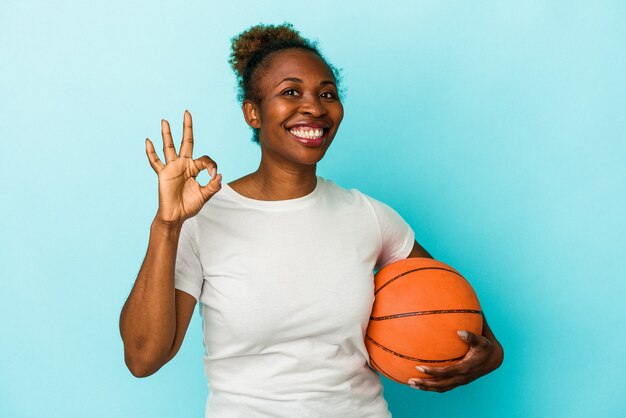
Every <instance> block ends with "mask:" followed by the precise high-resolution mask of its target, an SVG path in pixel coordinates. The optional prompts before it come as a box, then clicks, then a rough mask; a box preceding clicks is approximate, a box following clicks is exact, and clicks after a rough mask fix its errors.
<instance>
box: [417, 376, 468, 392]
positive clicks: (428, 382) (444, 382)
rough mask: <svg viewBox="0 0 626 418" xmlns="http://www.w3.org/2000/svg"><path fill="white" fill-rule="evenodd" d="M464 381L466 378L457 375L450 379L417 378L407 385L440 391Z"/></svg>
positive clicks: (447, 389)
mask: <svg viewBox="0 0 626 418" xmlns="http://www.w3.org/2000/svg"><path fill="white" fill-rule="evenodd" d="M466 383H467V381H466V379H464V378H463V377H460V376H457V377H453V378H450V379H417V380H412V381H411V382H410V383H409V385H410V386H411V387H412V388H415V389H420V390H425V391H429V392H440V393H441V392H447V391H449V390H451V389H454V388H455V387H458V386H461V385H464V384H466Z"/></svg>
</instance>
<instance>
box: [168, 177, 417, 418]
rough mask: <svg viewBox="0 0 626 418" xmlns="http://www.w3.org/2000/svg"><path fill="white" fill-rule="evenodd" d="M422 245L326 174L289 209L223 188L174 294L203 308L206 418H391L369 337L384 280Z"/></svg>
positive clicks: (186, 244)
mask: <svg viewBox="0 0 626 418" xmlns="http://www.w3.org/2000/svg"><path fill="white" fill-rule="evenodd" d="M414 240H415V235H414V232H413V230H412V229H411V227H410V226H409V225H408V224H407V223H406V222H405V221H404V219H402V217H400V215H399V214H398V213H397V212H396V211H394V210H393V209H392V208H390V207H389V206H387V205H385V204H383V203H381V202H379V201H377V200H375V199H373V198H371V197H369V196H366V195H365V194H363V193H361V192H359V191H358V190H356V189H350V190H347V189H344V188H342V187H340V186H338V185H337V184H335V183H334V182H332V181H330V180H325V179H323V178H322V177H320V176H317V184H316V187H315V189H314V190H313V191H312V192H311V193H309V194H308V195H306V196H303V197H300V198H296V199H289V200H279V201H263V200H255V199H250V198H248V197H245V196H243V195H240V194H239V193H237V192H236V191H235V190H234V189H232V188H231V187H230V186H228V184H226V183H223V184H222V189H221V190H220V191H219V192H218V193H217V194H215V195H214V196H213V197H212V198H211V199H210V200H209V201H208V202H207V203H206V204H205V205H204V207H203V208H202V210H201V211H200V212H199V213H198V214H197V215H196V216H194V217H193V218H190V219H188V220H187V221H185V223H184V224H183V228H182V231H181V235H180V241H179V245H178V252H177V257H176V275H175V277H176V279H175V287H176V288H177V289H180V290H182V291H184V292H186V293H189V294H190V295H192V296H194V297H195V298H196V299H198V300H199V301H200V302H201V303H200V305H199V309H200V310H201V312H202V318H203V327H204V345H205V348H206V355H205V356H204V365H205V373H206V376H207V379H208V382H209V386H210V393H209V398H208V400H207V404H206V417H210V418H234V417H246V418H250V417H289V418H293V417H299V418H300V417H301V418H305V417H316V418H319V417H324V418H330V417H341V418H347V417H359V418H362V417H375V418H381V417H390V416H391V415H390V413H389V411H388V407H387V402H386V401H385V399H384V398H383V396H382V395H383V387H382V383H381V381H380V377H379V375H378V374H377V373H376V371H374V370H373V369H372V368H371V367H370V366H369V356H368V354H367V350H366V348H365V342H364V336H365V331H366V329H367V325H368V322H369V317H370V313H371V310H372V304H373V302H374V270H378V269H380V268H382V267H383V266H385V265H386V264H388V263H390V262H393V261H397V260H401V259H404V258H406V257H407V256H408V255H409V253H410V252H411V249H412V247H413V242H414Z"/></svg>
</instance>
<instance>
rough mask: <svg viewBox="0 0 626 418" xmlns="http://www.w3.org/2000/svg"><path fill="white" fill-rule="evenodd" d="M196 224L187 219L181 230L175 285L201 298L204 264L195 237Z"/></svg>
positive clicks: (177, 251)
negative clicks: (201, 261)
mask: <svg viewBox="0 0 626 418" xmlns="http://www.w3.org/2000/svg"><path fill="white" fill-rule="evenodd" d="M194 226H195V224H194V223H193V221H191V220H186V221H185V222H184V223H183V227H182V229H181V231H180V237H179V239H178V249H177V250H176V266H175V270H174V271H175V273H174V287H175V288H176V289H179V290H182V291H183V292H185V293H189V294H190V295H191V296H193V297H194V298H196V300H198V299H200V293H201V292H202V282H203V281H204V276H203V274H202V264H201V263H200V256H199V255H198V254H199V253H198V246H197V241H196V240H195V239H194V230H193V229H194Z"/></svg>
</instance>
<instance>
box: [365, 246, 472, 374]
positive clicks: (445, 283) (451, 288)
mask: <svg viewBox="0 0 626 418" xmlns="http://www.w3.org/2000/svg"><path fill="white" fill-rule="evenodd" d="M374 296H375V300H374V306H373V307H372V314H371V316H370V321H369V325H368V328H367V333H366V336H365V345H366V347H367V351H368V353H369V356H370V365H371V366H372V367H373V368H374V369H376V370H378V371H379V372H380V373H381V374H382V375H383V376H385V377H387V378H389V379H391V380H394V381H396V382H398V383H402V384H404V385H406V384H408V380H409V379H410V378H412V377H421V378H429V377H431V376H429V375H427V374H424V373H420V372H418V371H417V370H416V369H415V366H419V365H424V366H435V367H442V366H449V365H452V364H454V363H455V362H457V361H459V360H461V359H462V358H463V357H464V356H465V354H467V352H468V350H469V344H468V343H466V342H464V341H463V340H461V339H460V338H459V336H458V334H457V330H461V329H464V330H467V331H469V332H472V333H474V334H477V335H481V334H482V325H483V317H482V311H481V308H480V304H479V302H478V298H477V297H476V293H474V289H472V287H471V286H470V284H469V283H468V281H467V280H465V278H464V277H463V276H461V274H460V273H459V272H458V271H456V270H455V269H453V268H452V267H450V266H448V265H446V264H444V263H442V262H440V261H437V260H433V259H430V258H407V259H405V260H400V261H397V262H395V263H391V264H388V265H387V266H385V267H384V268H382V269H381V270H380V271H379V272H378V273H376V276H375V277H374Z"/></svg>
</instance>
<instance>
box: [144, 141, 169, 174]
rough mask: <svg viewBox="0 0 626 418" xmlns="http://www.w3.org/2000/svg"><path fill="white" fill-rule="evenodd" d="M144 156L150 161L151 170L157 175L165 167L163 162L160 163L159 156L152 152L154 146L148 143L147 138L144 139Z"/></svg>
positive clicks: (150, 142)
mask: <svg viewBox="0 0 626 418" xmlns="http://www.w3.org/2000/svg"><path fill="white" fill-rule="evenodd" d="M146 155H147V156H148V161H150V165H151V166H152V169H153V170H154V171H155V172H156V173H157V174H159V171H161V170H162V169H163V167H165V164H163V162H161V160H160V159H159V156H158V155H157V153H156V151H155V150H154V145H153V144H152V141H150V139H149V138H146Z"/></svg>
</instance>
